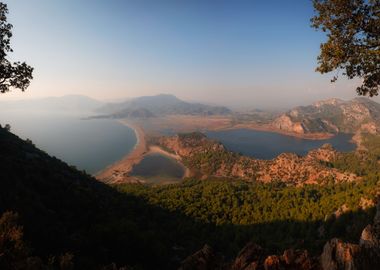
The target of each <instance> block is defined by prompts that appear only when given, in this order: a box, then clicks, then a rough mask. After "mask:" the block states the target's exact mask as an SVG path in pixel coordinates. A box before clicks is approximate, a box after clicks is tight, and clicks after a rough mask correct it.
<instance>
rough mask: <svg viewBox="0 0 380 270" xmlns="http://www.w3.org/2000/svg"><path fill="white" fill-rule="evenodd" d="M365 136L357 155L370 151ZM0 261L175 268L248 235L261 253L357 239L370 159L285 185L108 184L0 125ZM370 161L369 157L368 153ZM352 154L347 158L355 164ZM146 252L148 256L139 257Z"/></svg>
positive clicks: (368, 216) (366, 211)
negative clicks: (337, 176)
mask: <svg viewBox="0 0 380 270" xmlns="http://www.w3.org/2000/svg"><path fill="white" fill-rule="evenodd" d="M378 142H379V139H378V138H375V137H373V138H372V137H371V138H370V139H369V140H367V141H366V144H367V145H369V144H371V145H372V146H371V147H370V148H369V149H371V150H370V151H369V152H368V153H367V154H366V157H368V158H373V159H375V158H378V156H377V155H378V149H379V147H378V145H379V144H378ZM0 148H1V150H2V151H1V152H0V173H1V180H2V181H0V216H1V219H0V254H2V256H0V269H25V268H26V267H27V266H28V267H31V266H33V267H37V266H38V267H40V268H35V269H115V268H110V267H123V266H128V267H129V269H152V268H155V269H177V268H178V266H179V265H180V263H181V261H182V260H183V259H184V258H186V257H187V256H189V255H190V254H192V253H194V252H195V251H197V250H199V249H200V248H201V247H202V246H203V245H204V244H206V243H207V244H209V245H210V246H212V247H213V248H214V249H215V250H216V251H217V252H219V253H221V254H223V255H224V256H225V259H226V260H228V259H229V258H232V257H234V256H236V254H237V253H238V252H239V250H240V249H241V248H242V247H244V246H245V245H246V244H247V243H248V242H250V241H253V242H255V243H257V244H259V245H261V246H263V247H264V248H265V249H266V250H267V253H268V254H274V253H277V252H282V251H283V250H284V249H285V248H291V247H294V248H307V249H308V250H309V251H310V252H312V253H313V254H319V253H320V252H321V249H322V247H323V245H324V243H325V242H326V241H327V240H328V239H331V238H332V237H340V238H342V239H344V240H348V241H357V240H358V238H359V236H360V232H361V230H362V229H363V228H364V227H365V226H366V225H367V224H369V223H371V220H372V218H373V216H374V210H375V209H374V204H373V203H372V204H371V203H369V204H368V203H367V204H364V205H363V201H364V202H373V201H372V200H373V199H374V198H375V196H376V195H377V194H378V191H379V185H378V181H379V176H380V175H379V170H378V167H377V165H376V164H377V162H373V163H370V162H367V161H368V160H367V161H366V162H364V161H362V160H360V159H361V158H362V157H363V155H356V154H353V153H349V154H345V155H343V156H342V157H341V158H342V159H343V160H336V161H335V162H333V163H332V164H330V166H336V167H342V166H343V165H344V164H345V162H346V161H344V160H345V159H347V158H348V157H351V158H352V160H353V161H352V162H353V164H356V165H355V166H357V168H355V167H354V166H353V165H349V166H350V168H352V169H355V170H356V169H360V170H361V172H362V173H361V175H362V180H361V181H358V182H354V183H341V184H335V185H333V184H327V185H306V186H303V187H291V186H285V185H284V184H283V183H281V182H272V183H270V184H262V183H255V182H251V183H248V182H244V181H241V180H238V179H235V180H231V179H206V180H197V179H186V180H185V181H183V182H181V183H178V184H171V185H158V186H154V185H141V184H124V185H118V186H108V185H105V184H103V183H100V182H98V181H96V180H95V179H94V178H92V177H91V176H89V175H87V174H86V173H85V172H80V171H78V170H76V169H75V168H73V167H70V166H68V165H67V164H65V163H64V162H62V161H60V160H58V159H57V158H55V157H51V156H49V155H47V154H46V153H45V152H43V151H41V150H39V149H37V148H36V147H35V146H34V145H33V143H32V142H31V141H30V140H26V141H24V140H21V139H19V138H18V137H17V136H15V135H13V134H12V133H11V132H10V131H9V130H7V129H5V128H0ZM376 161H377V160H376ZM354 162H355V163H354ZM147 258H149V259H147Z"/></svg>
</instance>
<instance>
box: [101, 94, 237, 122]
mask: <svg viewBox="0 0 380 270" xmlns="http://www.w3.org/2000/svg"><path fill="white" fill-rule="evenodd" d="M142 109H143V110H145V113H144V115H146V114H152V115H156V116H162V115H172V114H182V115H225V114H230V113H231V111H230V110H229V109H228V108H226V107H222V106H210V105H205V104H200V103H190V102H186V101H183V100H180V99H179V98H177V97H175V96H173V95H167V94H161V95H157V96H144V97H138V98H134V99H131V100H128V101H125V102H122V103H109V104H106V105H104V106H102V107H100V108H99V109H98V110H97V112H98V113H102V114H107V115H109V116H111V117H118V118H123V117H128V116H129V115H130V114H131V112H136V111H137V112H138V110H142ZM140 112H141V111H140ZM148 112H149V113H148Z"/></svg>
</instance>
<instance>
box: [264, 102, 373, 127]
mask: <svg viewBox="0 0 380 270" xmlns="http://www.w3.org/2000/svg"><path fill="white" fill-rule="evenodd" d="M271 126H272V127H273V128H274V129H278V130H281V131H284V132H289V133H296V134H306V133H338V132H346V133H355V132H357V131H358V130H363V131H368V130H370V131H371V133H373V132H375V133H377V132H378V131H379V130H380V129H379V128H380V104H378V103H376V102H374V101H372V100H370V99H368V98H355V99H353V100H350V101H343V100H340V99H328V100H323V101H318V102H315V103H314V104H312V105H309V106H299V107H296V108H294V109H292V110H290V111H288V112H286V113H284V114H282V115H280V116H278V117H277V118H275V119H274V120H273V121H272V123H271Z"/></svg>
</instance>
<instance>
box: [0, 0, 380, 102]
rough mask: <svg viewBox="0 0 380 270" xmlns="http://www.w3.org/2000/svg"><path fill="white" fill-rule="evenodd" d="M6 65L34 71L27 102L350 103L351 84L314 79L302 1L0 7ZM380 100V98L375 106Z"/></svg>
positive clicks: (20, 1)
mask: <svg viewBox="0 0 380 270" xmlns="http://www.w3.org/2000/svg"><path fill="white" fill-rule="evenodd" d="M2 1H3V2H5V3H6V4H8V8H9V15H8V21H9V22H10V23H12V24H13V26H14V28H13V38H12V40H11V44H12V47H13V49H14V53H13V54H12V55H11V58H12V59H13V60H22V61H26V62H27V63H28V64H29V65H31V66H33V67H34V68H35V71H34V79H33V81H32V83H31V86H30V87H29V88H28V89H27V91H26V92H25V93H21V92H20V91H17V90H14V91H12V92H11V93H7V94H4V95H1V96H0V99H3V100H6V99H20V98H22V99H27V98H40V97H46V96H62V95H67V94H76V95H86V96H90V97H93V98H96V99H100V100H118V99H125V98H130V97H136V96H143V95H155V94H160V93H170V94H174V95H176V96H178V97H179V98H182V99H185V100H189V101H202V102H207V103H211V104H224V105H227V106H232V107H237V106H241V107H246V108H286V107H291V106H294V105H302V104H308V103H311V102H313V101H316V100H319V99H325V98H331V97H338V98H343V99H350V98H353V97H355V96H356V92H355V88H356V86H357V85H358V80H347V79H345V78H343V77H341V78H340V80H338V82H337V83H334V84H332V83H330V79H331V78H332V77H333V76H334V75H335V74H327V75H321V74H319V73H316V72H315V68H316V66H317V60H316V59H317V56H318V54H319V46H320V43H321V42H323V41H324V40H325V35H324V34H323V33H321V32H317V31H316V30H314V29H312V28H311V27H310V18H311V17H312V16H313V7H312V3H311V1H308V0H288V1H284V0H272V1H270V0H267V1H258V0H250V1H239V0H231V1H223V0H210V1H207V0H188V1H185V0H151V1H148V0H103V1H101V0H64V1H63V0H2ZM377 100H378V101H379V99H377Z"/></svg>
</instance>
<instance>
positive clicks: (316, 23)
mask: <svg viewBox="0 0 380 270" xmlns="http://www.w3.org/2000/svg"><path fill="white" fill-rule="evenodd" d="M313 3H314V8H315V11H316V13H317V14H316V16H315V17H314V18H312V26H313V27H314V28H316V29H320V30H322V31H323V32H326V33H327V37H328V40H327V41H326V43H323V44H322V45H321V54H320V55H319V57H318V62H319V66H318V68H317V71H319V72H321V73H327V72H331V71H333V70H343V75H345V76H347V77H348V78H350V79H353V78H355V77H359V78H362V79H363V84H362V85H361V86H359V87H358V88H357V92H358V93H359V94H360V95H367V94H368V95H369V96H374V95H377V94H378V91H379V85H380V1H378V0H368V1H366V0H349V1H342V0H314V1H313ZM336 79H337V77H334V79H333V80H332V81H335V80H336Z"/></svg>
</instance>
